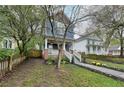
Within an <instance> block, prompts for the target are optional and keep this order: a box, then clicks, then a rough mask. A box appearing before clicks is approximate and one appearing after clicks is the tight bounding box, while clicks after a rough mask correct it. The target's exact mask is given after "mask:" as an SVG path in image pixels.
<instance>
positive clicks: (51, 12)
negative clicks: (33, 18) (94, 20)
mask: <svg viewBox="0 0 124 93" xmlns="http://www.w3.org/2000/svg"><path fill="white" fill-rule="evenodd" d="M69 7H70V9H68V8H69ZM42 8H43V9H44V11H45V13H46V15H47V19H48V20H49V22H50V25H51V32H52V34H53V36H54V38H55V40H57V39H56V37H55V35H54V34H55V32H54V29H53V28H54V25H53V22H54V21H55V20H56V19H57V17H58V19H59V20H60V21H61V22H62V23H63V24H64V28H63V36H62V47H59V53H58V60H57V65H56V67H57V68H60V63H61V59H62V56H63V55H62V54H63V50H64V49H63V48H64V43H65V41H66V36H67V32H68V31H70V30H69V29H70V28H71V27H72V26H74V25H75V24H77V23H79V22H83V21H86V20H87V19H89V16H90V15H89V14H85V13H84V14H83V13H82V12H81V10H83V6H43V7H42ZM66 11H67V12H68V14H66V20H65V12H66ZM58 12H59V13H58ZM57 13H58V14H57ZM56 14H57V15H56ZM58 29H59V28H58ZM72 33H73V32H72Z"/></svg>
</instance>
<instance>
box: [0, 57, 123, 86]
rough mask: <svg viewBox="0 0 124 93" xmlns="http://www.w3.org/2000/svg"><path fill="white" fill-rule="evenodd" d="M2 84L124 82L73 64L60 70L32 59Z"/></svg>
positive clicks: (87, 84)
mask: <svg viewBox="0 0 124 93" xmlns="http://www.w3.org/2000/svg"><path fill="white" fill-rule="evenodd" d="M0 86H38V87H39V86H42V87H44V86H46V87H47V86H48V87H53V86H60V87H86V86H87V87H89V86H91V87H93V86H94V87H96V86H97V87H103V86H104V87H108V86H109V87H113V86H115V87H117V86H124V82H122V81H119V80H115V79H112V78H110V77H107V76H104V75H102V74H98V73H95V72H92V71H89V70H87V69H84V68H82V67H79V66H76V65H72V64H62V65H61V70H60V71H58V70H56V69H55V65H46V64H43V63H42V60H40V59H39V60H38V59H31V60H29V61H28V62H26V63H25V64H22V65H21V66H19V67H18V68H17V69H16V70H15V71H14V72H13V73H12V74H11V75H10V76H8V77H7V79H5V80H3V81H2V82H1V83H0Z"/></svg>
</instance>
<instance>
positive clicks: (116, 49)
mask: <svg viewBox="0 0 124 93" xmlns="http://www.w3.org/2000/svg"><path fill="white" fill-rule="evenodd" d="M120 49H121V48H120V45H113V46H111V47H109V48H108V54H109V55H120Z"/></svg>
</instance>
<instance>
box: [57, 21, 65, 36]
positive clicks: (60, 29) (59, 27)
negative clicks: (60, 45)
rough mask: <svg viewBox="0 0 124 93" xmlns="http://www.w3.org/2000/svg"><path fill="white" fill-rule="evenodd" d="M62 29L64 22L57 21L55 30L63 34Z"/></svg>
mask: <svg viewBox="0 0 124 93" xmlns="http://www.w3.org/2000/svg"><path fill="white" fill-rule="evenodd" d="M63 31H65V26H64V24H63V23H61V22H57V32H58V34H61V35H63V34H64V33H63Z"/></svg>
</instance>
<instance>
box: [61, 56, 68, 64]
mask: <svg viewBox="0 0 124 93" xmlns="http://www.w3.org/2000/svg"><path fill="white" fill-rule="evenodd" d="M61 63H62V64H68V63H69V59H68V58H67V57H63V58H62V60H61Z"/></svg>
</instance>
